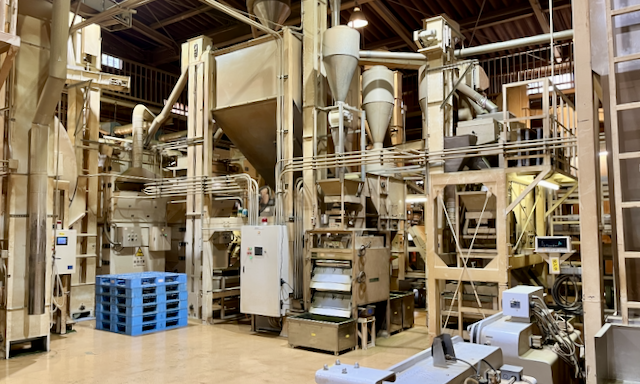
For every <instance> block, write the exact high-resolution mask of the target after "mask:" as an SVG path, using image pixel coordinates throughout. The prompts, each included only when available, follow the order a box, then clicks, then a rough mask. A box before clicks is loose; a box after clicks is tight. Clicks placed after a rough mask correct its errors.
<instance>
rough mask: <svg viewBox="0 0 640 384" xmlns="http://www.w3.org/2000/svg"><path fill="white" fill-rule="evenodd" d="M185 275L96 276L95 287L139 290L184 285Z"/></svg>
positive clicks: (147, 273) (162, 273)
mask: <svg viewBox="0 0 640 384" xmlns="http://www.w3.org/2000/svg"><path fill="white" fill-rule="evenodd" d="M186 282H187V275H185V274H184V273H172V272H140V273H126V274H118V275H100V276H96V287H97V286H111V287H124V288H139V287H145V286H158V285H165V284H167V283H169V284H175V283H186Z"/></svg>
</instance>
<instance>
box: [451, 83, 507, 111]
mask: <svg viewBox="0 0 640 384" xmlns="http://www.w3.org/2000/svg"><path fill="white" fill-rule="evenodd" d="M458 91H460V92H462V94H464V95H465V96H468V97H469V98H470V99H471V100H472V101H473V102H475V103H477V104H478V105H479V106H480V107H482V108H484V109H486V110H487V111H489V113H495V112H498V110H499V108H498V106H497V105H495V104H494V103H493V102H492V101H491V100H489V99H488V98H487V97H486V96H483V95H481V94H480V93H478V92H476V91H475V90H474V89H473V88H471V87H470V86H468V85H467V84H465V83H462V82H461V83H460V84H458Z"/></svg>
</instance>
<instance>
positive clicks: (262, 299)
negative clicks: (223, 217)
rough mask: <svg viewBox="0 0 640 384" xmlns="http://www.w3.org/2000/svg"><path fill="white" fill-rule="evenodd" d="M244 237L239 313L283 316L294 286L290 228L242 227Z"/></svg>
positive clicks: (242, 239) (242, 241)
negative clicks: (290, 253) (288, 229)
mask: <svg viewBox="0 0 640 384" xmlns="http://www.w3.org/2000/svg"><path fill="white" fill-rule="evenodd" d="M241 233H242V235H241V236H242V238H241V252H240V297H242V300H240V312H242V313H246V314H252V315H260V316H270V317H281V316H284V315H285V313H286V310H287V309H289V307H290V299H289V294H290V293H291V291H292V289H291V286H293V275H292V271H291V268H290V265H291V263H290V262H289V257H290V256H289V239H288V236H287V227H286V226H284V225H264V226H243V227H242V231H241Z"/></svg>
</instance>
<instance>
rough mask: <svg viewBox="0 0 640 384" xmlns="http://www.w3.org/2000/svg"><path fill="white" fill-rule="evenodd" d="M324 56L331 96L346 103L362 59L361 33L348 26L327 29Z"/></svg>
mask: <svg viewBox="0 0 640 384" xmlns="http://www.w3.org/2000/svg"><path fill="white" fill-rule="evenodd" d="M322 54H323V62H324V68H325V71H326V74H327V81H328V82H329V88H331V94H332V95H333V98H334V99H335V100H336V102H338V101H345V99H346V98H347V94H348V93H349V85H351V79H352V78H353V74H354V73H355V71H356V68H357V67H358V60H359V59H360V33H359V32H358V31H356V30H355V29H353V28H349V27H347V26H346V25H338V26H335V27H332V28H329V29H327V30H326V31H325V32H324V37H323V42H322Z"/></svg>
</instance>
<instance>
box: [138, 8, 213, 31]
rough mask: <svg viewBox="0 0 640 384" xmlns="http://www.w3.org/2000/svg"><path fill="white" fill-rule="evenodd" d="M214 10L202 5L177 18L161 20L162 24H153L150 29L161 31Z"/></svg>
mask: <svg viewBox="0 0 640 384" xmlns="http://www.w3.org/2000/svg"><path fill="white" fill-rule="evenodd" d="M211 9H212V8H211V7H210V6H208V5H201V6H199V7H196V8H194V9H190V10H188V11H185V12H182V13H178V14H177V15H175V16H172V17H169V18H167V19H164V20H161V21H160V22H157V23H153V24H151V25H150V26H149V28H151V29H159V28H162V27H166V26H167V25H171V24H174V23H178V22H180V21H184V20H186V19H189V18H191V17H193V16H197V15H199V14H201V13H205V12H207V11H210V10H211Z"/></svg>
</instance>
